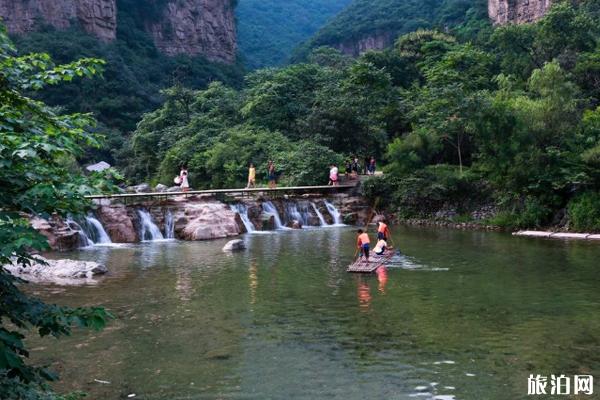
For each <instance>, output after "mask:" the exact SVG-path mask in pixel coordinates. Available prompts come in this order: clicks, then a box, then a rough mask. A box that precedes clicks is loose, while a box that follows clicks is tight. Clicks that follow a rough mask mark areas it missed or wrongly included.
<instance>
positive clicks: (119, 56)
mask: <svg viewBox="0 0 600 400" xmlns="http://www.w3.org/2000/svg"><path fill="white" fill-rule="evenodd" d="M162 3H164V2H148V3H147V4H146V5H144V6H143V7H142V6H141V5H140V3H139V2H137V1H136V0H118V2H117V6H118V9H119V13H118V14H117V16H118V21H117V22H118V24H117V26H118V30H117V40H116V41H114V42H112V43H109V44H105V43H102V42H100V41H98V39H96V38H95V37H93V36H91V35H88V34H86V33H85V32H83V31H82V30H81V29H79V28H78V27H76V26H75V27H73V28H71V29H69V30H66V31H60V30H56V29H54V28H52V27H50V26H44V25H43V23H41V25H40V28H39V29H38V30H37V31H36V32H33V33H30V34H28V35H24V36H18V37H14V38H13V39H14V41H15V43H16V46H17V48H18V49H19V51H20V53H22V54H26V53H30V52H46V53H49V54H50V55H51V56H52V57H53V59H54V60H56V62H59V63H66V62H69V61H71V60H74V59H78V58H83V57H96V58H100V59H103V60H105V61H106V62H107V64H106V68H105V71H104V74H103V76H102V77H101V78H98V79H94V80H89V81H84V82H79V83H77V84H75V83H67V84H65V85H61V86H57V87H51V88H48V90H46V91H44V92H43V93H41V94H37V95H36V96H38V97H39V98H40V99H42V100H44V101H46V102H48V103H49V104H52V105H57V106H61V107H63V108H65V109H66V110H67V111H69V112H74V111H77V112H92V113H94V115H95V116H96V118H97V119H98V121H99V126H98V130H100V131H102V132H104V133H106V136H107V138H108V141H106V142H104V145H103V147H102V149H100V150H98V149H95V150H94V151H93V152H88V153H87V155H85V156H84V161H86V162H88V161H89V162H92V161H99V160H105V161H108V162H109V163H111V164H113V165H114V164H115V163H123V162H126V160H124V158H123V157H127V155H126V154H125V155H121V154H120V153H121V152H122V151H123V152H125V153H126V149H125V148H124V147H123V146H124V143H125V142H126V140H127V136H128V133H129V132H131V131H133V130H134V129H135V126H136V124H137V122H138V121H139V120H140V118H141V116H142V115H143V114H144V113H146V112H149V111H151V110H154V109H155V108H157V107H159V106H160V105H161V104H162V103H163V101H164V97H163V95H162V94H161V90H162V89H163V88H165V87H169V86H172V85H175V84H181V85H186V86H188V87H193V88H203V87H206V86H207V85H208V83H210V82H212V81H216V80H218V81H221V82H225V83H227V84H229V85H232V86H240V85H241V84H242V82H243V75H244V68H243V66H242V65H241V64H240V63H238V64H235V65H225V64H219V63H213V62H209V61H208V60H206V59H205V58H203V57H201V56H196V57H190V56H185V55H181V56H177V57H169V56H166V55H164V54H162V53H160V52H159V51H158V50H157V49H156V47H155V45H154V42H153V41H152V38H151V37H150V36H149V35H148V34H147V32H146V31H145V29H144V26H143V24H144V21H145V20H147V19H148V18H158V16H159V15H160V10H161V8H160V7H162V5H161V4H162Z"/></svg>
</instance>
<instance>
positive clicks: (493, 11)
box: [488, 0, 552, 25]
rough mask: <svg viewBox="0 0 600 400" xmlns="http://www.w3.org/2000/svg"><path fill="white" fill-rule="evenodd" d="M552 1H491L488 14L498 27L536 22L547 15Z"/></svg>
mask: <svg viewBox="0 0 600 400" xmlns="http://www.w3.org/2000/svg"><path fill="white" fill-rule="evenodd" d="M551 5H552V1H551V0H489V1H488V14H489V16H490V18H491V20H492V21H493V22H494V24H496V25H505V24H523V23H527V22H534V21H537V20H538V19H540V18H541V17H543V16H544V14H546V11H548V9H549V8H550V6H551Z"/></svg>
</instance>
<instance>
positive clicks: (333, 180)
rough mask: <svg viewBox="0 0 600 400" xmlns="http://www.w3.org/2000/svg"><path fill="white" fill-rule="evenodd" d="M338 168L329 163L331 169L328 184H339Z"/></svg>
mask: <svg viewBox="0 0 600 400" xmlns="http://www.w3.org/2000/svg"><path fill="white" fill-rule="evenodd" d="M339 173H340V171H339V169H338V167H337V165H335V164H331V169H330V170H329V186H337V185H338V184H339Z"/></svg>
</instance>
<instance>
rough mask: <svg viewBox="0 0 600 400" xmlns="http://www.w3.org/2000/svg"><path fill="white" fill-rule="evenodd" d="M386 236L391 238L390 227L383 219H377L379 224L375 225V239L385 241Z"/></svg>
mask: <svg viewBox="0 0 600 400" xmlns="http://www.w3.org/2000/svg"><path fill="white" fill-rule="evenodd" d="M388 238H391V234H390V228H389V227H388V226H387V224H386V223H385V220H382V221H379V226H378V227H377V239H379V240H386V241H387V240H388Z"/></svg>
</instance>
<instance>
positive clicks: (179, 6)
mask: <svg viewBox="0 0 600 400" xmlns="http://www.w3.org/2000/svg"><path fill="white" fill-rule="evenodd" d="M148 31H149V32H150V34H151V35H152V37H153V38H154V43H155V44H156V47H158V48H159V49H160V50H161V51H162V52H164V53H165V54H168V55H177V54H191V55H199V54H200V55H204V56H205V57H206V58H208V59H209V60H211V61H219V62H225V63H232V62H233V61H234V60H235V54H236V47H237V42H236V30H235V16H234V10H233V6H232V2H231V1H230V0H176V1H171V2H169V3H168V4H167V6H166V8H165V10H164V12H163V17H162V18H161V20H160V21H158V22H155V23H151V24H149V26H148Z"/></svg>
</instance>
